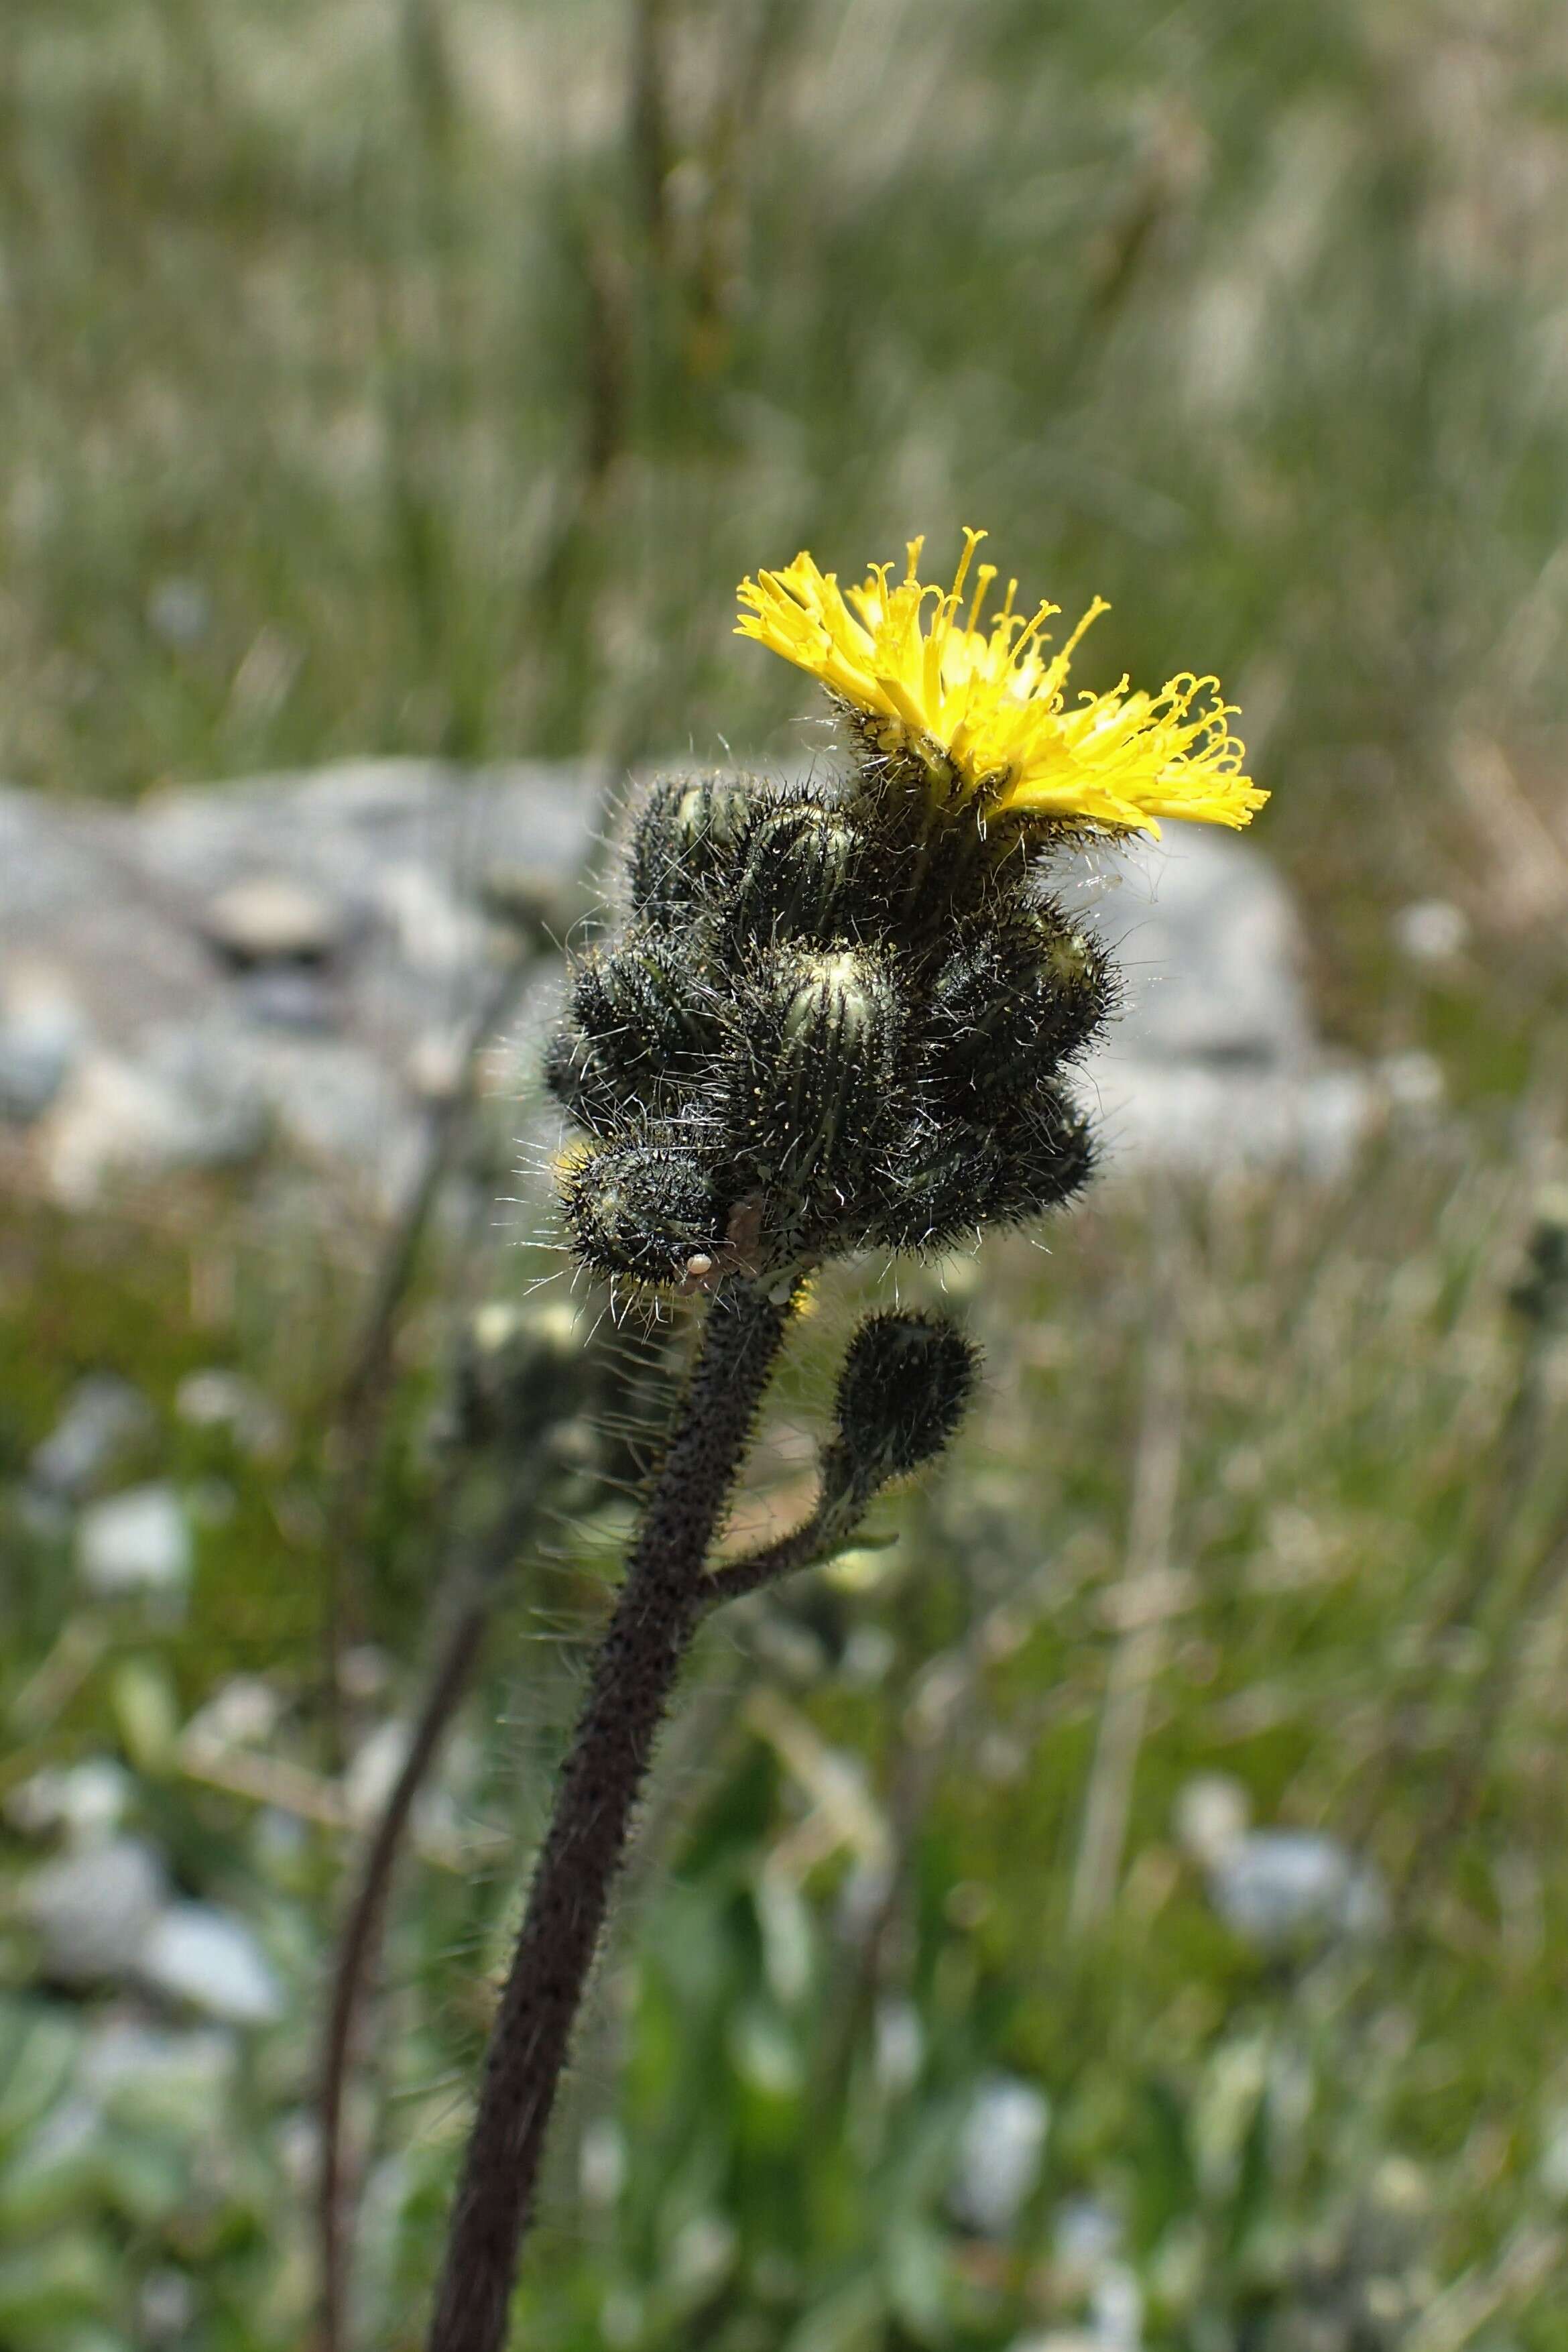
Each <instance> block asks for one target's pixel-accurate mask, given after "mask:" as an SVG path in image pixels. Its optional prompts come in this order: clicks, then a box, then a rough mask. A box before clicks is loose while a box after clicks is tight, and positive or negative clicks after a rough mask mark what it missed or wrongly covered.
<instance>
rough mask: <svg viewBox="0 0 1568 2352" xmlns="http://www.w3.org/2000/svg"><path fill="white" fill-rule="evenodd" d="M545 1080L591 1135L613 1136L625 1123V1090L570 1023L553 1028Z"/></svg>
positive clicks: (580, 1033)
mask: <svg viewBox="0 0 1568 2352" xmlns="http://www.w3.org/2000/svg"><path fill="white" fill-rule="evenodd" d="M544 1082H545V1085H546V1086H547V1087H549V1091H550V1093H551V1094H552V1095H553V1096H554V1097H555V1098H556V1100H557V1102H558V1103H559V1105H560V1107H561V1108H562V1110H564V1111H565V1112H566V1113H567V1115H568V1117H569V1118H574V1119H575V1120H576V1121H577V1123H578V1125H579V1127H585V1128H586V1129H588V1131H589V1133H590V1135H602V1136H608V1135H612V1134H613V1133H614V1131H615V1129H617V1128H618V1127H620V1126H622V1125H623V1124H624V1117H625V1097H624V1091H623V1089H622V1087H620V1086H619V1085H618V1084H617V1083H616V1081H615V1079H614V1078H613V1077H612V1075H611V1074H610V1072H609V1071H607V1070H606V1069H605V1068H604V1066H603V1065H602V1063H601V1060H600V1058H599V1056H598V1055H597V1054H596V1053H595V1052H594V1049H593V1046H592V1045H591V1043H590V1041H589V1040H588V1038H586V1037H585V1036H584V1035H583V1034H582V1032H581V1031H580V1029H578V1028H576V1027H574V1026H571V1025H570V1024H569V1025H568V1026H567V1027H566V1028H564V1029H558V1030H557V1031H556V1034H555V1035H554V1036H553V1037H552V1038H551V1039H550V1041H549V1045H547V1046H546V1047H545V1058H544Z"/></svg>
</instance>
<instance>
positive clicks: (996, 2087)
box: [947, 2074, 1051, 2238]
mask: <svg viewBox="0 0 1568 2352" xmlns="http://www.w3.org/2000/svg"><path fill="white" fill-rule="evenodd" d="M1050 2125H1051V2102H1050V2101H1049V2099H1047V2097H1046V2095H1045V2094H1044V2092H1043V2091H1041V2090H1039V2089H1037V2088H1036V2086H1035V2084H1032V2083H1025V2082H1021V2081H1020V2080H1019V2078H1018V2077H1017V2076H1016V2075H1012V2074H995V2075H992V2076H990V2077H989V2078H988V2080H987V2081H985V2082H984V2083H982V2084H981V2085H980V2087H979V2089H978V2090H977V2093H976V2095H975V2098H974V2103H973V2105H971V2107H970V2109H969V2112H968V2114H967V2116H966V2117H965V2119H964V2124H963V2127H962V2129H961V2131H960V2133H959V2136H958V2155H957V2165H956V2171H955V2174H954V2178H953V2182H952V2185H951V2187H950V2188H949V2189H948V2191H947V2205H948V2210H950V2211H951V2212H952V2214H953V2215H954V2217H955V2219H956V2220H957V2221H961V2222H963V2223H964V2224H965V2225H966V2227H967V2228H968V2229H971V2230H977V2231H980V2233H981V2234H982V2235H983V2236H985V2237H988V2238H1003V2237H1005V2236H1006V2235H1007V2233H1008V2231H1009V2230H1010V2229H1011V2227H1012V2225H1013V2223H1014V2221H1016V2220H1017V2219H1018V2216H1019V2211H1020V2210H1021V2208H1022V2207H1023V2205H1024V2203H1025V2201H1026V2200H1027V2199H1028V2197H1029V2195H1030V2190H1031V2189H1033V2188H1034V2185H1035V2183H1036V2181H1037V2180H1038V2179H1040V2160H1041V2158H1042V2157H1043V2156H1044V2154H1045V2137H1046V2133H1047V2131H1048V2130H1049V2128H1050Z"/></svg>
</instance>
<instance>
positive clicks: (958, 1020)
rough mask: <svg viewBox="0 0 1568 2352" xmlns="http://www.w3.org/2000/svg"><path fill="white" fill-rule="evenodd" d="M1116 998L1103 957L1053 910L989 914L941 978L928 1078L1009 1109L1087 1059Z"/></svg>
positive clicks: (989, 1104)
mask: <svg viewBox="0 0 1568 2352" xmlns="http://www.w3.org/2000/svg"><path fill="white" fill-rule="evenodd" d="M1112 993H1113V992H1112V986H1111V981H1110V974H1109V967H1108V963H1107V960H1106V957H1105V953H1104V950H1103V948H1102V947H1101V946H1100V945H1099V942H1098V941H1097V940H1093V939H1092V938H1091V937H1090V936H1089V934H1088V933H1087V932H1085V931H1082V930H1079V929H1074V928H1073V927H1072V926H1071V924H1070V923H1068V922H1067V921H1066V920H1065V919H1064V918H1063V917H1062V916H1061V913H1060V911H1059V910H1058V909H1057V908H1054V907H1049V906H1048V907H1043V908H1034V907H1029V906H1024V905H1021V904H1020V905H1019V906H1017V907H1015V908H1010V909H1009V910H1007V911H1004V912H1002V913H1000V914H998V915H988V916H987V917H986V918H985V919H983V920H978V921H976V922H975V923H973V924H972V925H970V926H969V927H968V929H967V936H965V937H963V938H962V939H961V940H959V943H958V945H957V947H956V949H955V950H954V952H953V953H952V955H950V956H949V957H948V959H947V961H946V963H945V964H944V965H943V968H942V970H941V971H940V972H939V973H938V975H937V979H936V988H935V990H934V991H933V994H932V1004H931V1024H930V1033H929V1034H930V1042H929V1045H928V1046H927V1051H926V1064H927V1068H928V1071H929V1074H930V1076H932V1078H933V1079H934V1080H935V1081H936V1083H937V1084H938V1085H939V1086H941V1087H951V1088H953V1089H956V1092H957V1093H958V1095H959V1096H960V1097H962V1096H963V1095H965V1094H967V1095H968V1096H969V1097H972V1098H973V1100H974V1102H975V1103H976V1104H977V1106H982V1107H984V1108H988V1109H998V1110H999V1109H1003V1108H1007V1107H1009V1105H1011V1104H1014V1103H1016V1102H1017V1101H1018V1099H1019V1097H1020V1096H1026V1095H1028V1094H1030V1092H1032V1090H1033V1089H1034V1088H1035V1087H1037V1086H1038V1085H1039V1084H1040V1081H1041V1080H1042V1079H1044V1078H1047V1077H1049V1076H1051V1072H1052V1071H1053V1070H1055V1069H1056V1068H1057V1067H1058V1066H1059V1065H1060V1064H1061V1062H1062V1061H1064V1060H1065V1059H1067V1058H1068V1057H1070V1056H1071V1055H1073V1054H1076V1053H1079V1052H1081V1051H1082V1048H1083V1047H1084V1046H1085V1045H1087V1044H1088V1043H1089V1042H1090V1040H1091V1039H1092V1037H1093V1036H1094V1034H1095V1033H1096V1032H1097V1031H1098V1030H1099V1029H1100V1028H1101V1026H1102V1025H1103V1023H1104V1021H1105V1020H1106V1018H1107V1016H1108V1014H1109V1013H1110V1011H1111V1005H1112Z"/></svg>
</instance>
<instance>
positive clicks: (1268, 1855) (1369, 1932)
mask: <svg viewBox="0 0 1568 2352" xmlns="http://www.w3.org/2000/svg"><path fill="white" fill-rule="evenodd" d="M1208 1891H1209V1899H1210V1901H1211V1902H1212V1903H1213V1905H1214V1907H1215V1909H1216V1910H1217V1911H1218V1914H1219V1916H1220V1917H1221V1918H1222V1919H1223V1920H1224V1921H1225V1923H1226V1925H1227V1927H1230V1928H1232V1929H1233V1930H1234V1931H1235V1933H1236V1934H1237V1935H1238V1936H1239V1937H1241V1938H1242V1939H1243V1941H1244V1942H1246V1943H1249V1944H1250V1945H1252V1947H1253V1948H1254V1949H1255V1950H1257V1951H1259V1952H1262V1953H1267V1954H1269V1955H1270V1956H1284V1955H1288V1954H1291V1953H1293V1952H1305V1951H1307V1950H1309V1949H1311V1948H1312V1947H1314V1946H1319V1945H1322V1944H1325V1943H1331V1942H1337V1941H1341V1940H1345V1939H1350V1940H1361V1939H1364V1938H1367V1937H1375V1936H1377V1935H1379V1934H1381V1933H1382V1932H1383V1930H1384V1929H1385V1927H1386V1926H1387V1922H1388V1897H1387V1894H1386V1891H1385V1887H1384V1885H1383V1881H1382V1879H1381V1878H1380V1877H1379V1875H1378V1874H1377V1872H1376V1871H1375V1869H1374V1868H1373V1867H1372V1865H1371V1864H1368V1863H1363V1862H1359V1861H1357V1859H1356V1858H1355V1856H1354V1854H1352V1853H1349V1852H1348V1850H1347V1849H1346V1848H1345V1847H1344V1846H1343V1845H1341V1844H1340V1843H1339V1841H1338V1840H1337V1839H1336V1838H1332V1837H1329V1836H1326V1835H1325V1834H1323V1833H1322V1832H1320V1831H1316V1830H1249V1831H1248V1832H1247V1833H1246V1835H1245V1836H1243V1837H1240V1838H1238V1839H1237V1840H1236V1841H1235V1843H1233V1844H1231V1845H1230V1846H1229V1847H1228V1849H1227V1850H1226V1852H1225V1853H1222V1854H1221V1856H1220V1857H1219V1859H1218V1862H1217V1863H1216V1864H1215V1866H1214V1868H1213V1869H1212V1871H1211V1872H1210V1874H1209V1881H1208Z"/></svg>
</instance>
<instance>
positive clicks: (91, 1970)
mask: <svg viewBox="0 0 1568 2352" xmlns="http://www.w3.org/2000/svg"><path fill="white" fill-rule="evenodd" d="M167 1892H168V1884H167V1879H166V1877H165V1874H164V1870H163V1864H162V1861H161V1859H160V1858H159V1856H158V1854H157V1853H156V1852H155V1851H154V1850H153V1848H152V1846H150V1845H147V1844H145V1843H143V1842H142V1841H141V1839H140V1838H111V1839H110V1841H109V1842H108V1843H107V1844H103V1845H97V1846H90V1847H88V1848H86V1849H85V1850H84V1851H83V1852H81V1853H72V1854H68V1855H66V1856H64V1857H63V1858H62V1859H61V1860H60V1861H58V1862H51V1863H46V1864H45V1865H44V1867H43V1868H42V1869H41V1870H37V1871H35V1872H34V1874H33V1875H32V1876H31V1878H29V1879H28V1880H26V1883H25V1884H24V1886H23V1889H22V1896H21V1903H22V1910H23V1913H24V1916H26V1919H27V1920H28V1922H29V1923H30V1925H31V1926H32V1927H33V1928H34V1930H35V1932H36V1933H37V1937H38V1939H39V1941H40V1943H41V1944H42V1946H43V1966H44V1973H45V1975H46V1976H48V1977H51V1978H53V1979H56V1980H57V1981H58V1982H60V1983H62V1984H94V1983H99V1982H102V1981H103V1980H105V1979H121V1978H123V1977H126V1976H128V1975H129V1974H130V1973H131V1969H133V1968H134V1967H135V1966H136V1963H137V1960H138V1958H139V1956H140V1954H141V1948H142V1947H143V1945H144V1943H145V1942H146V1939H147V1937H148V1934H149V1933H150V1931H151V1929H152V1925H153V1922H154V1921H155V1919H156V1918H157V1917H158V1915H159V1912H160V1910H161V1908H162V1905H163V1903H164V1901H165V1898H166V1895H167Z"/></svg>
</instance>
